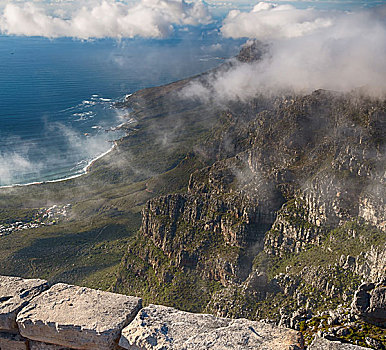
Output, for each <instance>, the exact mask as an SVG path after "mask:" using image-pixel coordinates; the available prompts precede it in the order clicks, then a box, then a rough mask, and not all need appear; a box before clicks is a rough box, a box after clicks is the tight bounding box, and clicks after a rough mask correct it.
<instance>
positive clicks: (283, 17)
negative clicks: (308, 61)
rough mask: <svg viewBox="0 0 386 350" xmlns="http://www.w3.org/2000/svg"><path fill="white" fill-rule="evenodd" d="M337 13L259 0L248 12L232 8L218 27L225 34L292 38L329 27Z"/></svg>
mask: <svg viewBox="0 0 386 350" xmlns="http://www.w3.org/2000/svg"><path fill="white" fill-rule="evenodd" d="M336 17H337V14H336V13H334V14H333V13H330V12H323V11H317V10H315V9H312V8H308V9H303V10H302V9H296V8H295V7H293V6H291V5H276V4H272V3H267V2H260V3H258V4H257V5H256V6H255V7H254V8H253V9H252V11H251V12H241V11H239V10H233V11H231V12H230V13H229V14H228V16H227V17H226V18H225V20H224V22H223V26H222V28H221V31H222V33H223V35H224V36H225V37H232V38H240V37H247V38H251V37H252V38H259V39H278V38H294V37H299V36H303V35H305V34H308V33H312V32H314V31H316V30H318V29H323V28H327V27H330V26H331V25H332V24H333V21H334V19H335V18H336Z"/></svg>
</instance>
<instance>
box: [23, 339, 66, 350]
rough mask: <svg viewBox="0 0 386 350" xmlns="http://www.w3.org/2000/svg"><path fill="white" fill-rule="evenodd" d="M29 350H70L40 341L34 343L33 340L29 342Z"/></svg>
mask: <svg viewBox="0 0 386 350" xmlns="http://www.w3.org/2000/svg"><path fill="white" fill-rule="evenodd" d="M29 349H30V350H72V349H70V348H67V347H64V346H60V345H54V344H47V343H42V342H40V341H34V340H31V341H30V342H29Z"/></svg>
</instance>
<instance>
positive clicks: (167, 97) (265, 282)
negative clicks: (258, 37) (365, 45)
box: [0, 43, 386, 349]
mask: <svg viewBox="0 0 386 350" xmlns="http://www.w3.org/2000/svg"><path fill="white" fill-rule="evenodd" d="M253 45H254V46H253ZM253 45H252V46H249V47H245V48H244V49H243V50H242V51H241V53H240V55H239V56H238V60H239V61H240V62H243V64H249V62H251V61H252V60H256V59H260V57H261V55H262V54H264V47H262V46H261V45H259V44H258V43H254V44H253ZM234 64H237V63H235V61H231V62H229V63H226V64H224V65H223V66H221V67H219V68H218V70H217V71H221V70H226V69H228V68H229V67H231V66H232V65H234ZM211 76H212V75H211V73H208V74H203V75H200V76H197V77H193V78H191V79H187V80H184V81H180V82H176V83H173V84H169V85H166V86H162V87H156V88H150V89H145V90H142V91H139V92H137V93H134V94H133V95H131V96H127V97H126V98H125V100H124V101H122V102H121V103H119V104H117V106H116V107H117V108H120V107H125V108H131V109H132V112H131V114H130V118H133V119H135V121H136V122H135V123H134V124H133V123H131V124H127V125H126V126H125V128H126V131H127V133H128V135H127V136H126V137H124V138H122V139H121V140H118V141H117V142H116V146H115V148H114V150H113V151H112V152H111V153H109V154H108V155H107V156H105V157H103V158H101V159H99V160H98V161H96V162H95V163H94V164H93V165H92V167H91V168H90V169H89V172H88V174H87V175H85V176H82V177H80V178H77V179H72V180H69V181H65V182H60V183H47V184H42V185H37V186H29V187H28V188H12V189H2V190H1V194H0V203H1V205H2V208H4V209H3V214H2V217H3V218H4V217H6V218H7V220H9V218H10V217H11V218H14V220H23V221H28V220H31V219H30V217H31V216H33V215H39V214H36V210H38V208H40V207H46V206H47V205H52V204H53V203H55V204H57V205H65V204H66V203H71V209H70V210H69V212H68V214H66V217H60V218H59V219H58V222H57V223H56V225H51V226H49V227H48V226H45V227H43V226H41V227H39V228H36V229H34V230H32V229H26V230H22V231H17V232H13V233H12V234H10V235H7V236H4V237H0V239H1V240H2V247H3V248H0V249H1V250H2V253H3V254H2V256H3V258H0V272H1V273H2V274H17V275H22V276H24V277H40V278H45V279H48V280H50V281H65V282H69V283H78V284H79V283H80V284H84V285H88V286H91V287H99V288H103V289H107V288H109V287H110V290H112V291H114V292H119V293H126V294H129V295H138V296H141V297H142V298H143V299H144V302H145V303H150V302H151V303H160V304H164V305H168V306H174V307H177V308H180V309H182V310H186V311H195V312H209V313H213V314H215V315H216V316H225V317H234V318H238V317H246V318H249V319H252V320H255V319H256V320H257V319H265V320H267V321H268V322H273V323H277V324H280V325H285V326H287V327H291V328H294V329H297V330H300V331H302V332H303V334H304V335H305V337H306V340H308V341H310V340H311V339H312V337H313V334H315V333H317V332H319V335H323V336H325V337H327V338H329V339H343V340H345V341H349V342H352V343H356V344H359V345H363V346H368V347H371V348H374V349H383V348H384V347H385V345H386V339H385V332H384V327H385V313H386V310H385V300H386V297H385V295H386V249H385V245H386V235H385V229H386V218H385V213H386V210H385V197H386V196H385V155H386V153H385V130H386V125H385V124H386V118H385V117H386V100H385V99H380V98H375V97H370V96H368V95H367V94H365V93H364V92H363V91H362V90H356V91H352V92H350V93H339V92H334V91H325V90H317V91H314V92H312V93H310V94H293V93H286V94H283V93H277V94H276V95H272V94H270V95H269V96H268V95H265V94H261V95H258V96H256V97H255V98H254V99H251V100H248V101H232V102H231V101H229V102H227V103H220V102H216V101H210V102H209V103H208V102H205V101H203V100H199V99H193V98H187V97H184V96H183V91H184V89H185V88H186V87H189V86H191V84H192V83H193V82H194V83H200V84H203V85H205V84H207V82H208V79H210V78H211ZM2 220H3V221H4V219H2ZM122 255H123V259H122V260H121V258H122ZM26 262H28V263H26Z"/></svg>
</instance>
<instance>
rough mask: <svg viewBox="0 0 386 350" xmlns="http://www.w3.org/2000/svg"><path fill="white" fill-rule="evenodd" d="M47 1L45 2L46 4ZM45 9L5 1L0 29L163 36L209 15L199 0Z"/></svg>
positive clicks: (101, 35)
mask: <svg viewBox="0 0 386 350" xmlns="http://www.w3.org/2000/svg"><path fill="white" fill-rule="evenodd" d="M46 5H47V4H46ZM51 12H52V13H50V11H49V7H48V6H44V4H42V3H40V4H39V5H38V4H36V3H33V2H25V3H21V4H15V3H9V4H7V5H6V6H5V8H4V10H3V13H2V14H1V15H0V31H1V32H2V33H5V34H8V35H25V36H42V37H48V38H57V37H74V38H79V39H90V38H104V37H110V38H133V37H137V36H140V37H146V38H163V37H166V36H168V35H170V34H171V33H172V32H173V29H174V26H175V25H198V24H207V23H209V22H210V21H211V17H210V15H209V13H208V11H207V7H206V6H205V5H204V4H203V3H202V2H201V1H195V2H191V3H186V2H185V1H184V0H141V1H140V2H139V3H137V4H135V5H133V6H130V5H128V4H124V3H122V2H119V1H115V0H104V1H101V2H90V3H89V4H88V5H83V6H81V7H80V8H78V7H76V6H74V8H73V9H72V11H68V8H67V9H66V11H64V10H63V11H58V9H57V8H56V9H55V11H51Z"/></svg>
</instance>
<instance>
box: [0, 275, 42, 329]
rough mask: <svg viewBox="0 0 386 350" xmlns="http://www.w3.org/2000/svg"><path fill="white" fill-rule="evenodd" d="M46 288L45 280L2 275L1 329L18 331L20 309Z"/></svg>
mask: <svg viewBox="0 0 386 350" xmlns="http://www.w3.org/2000/svg"><path fill="white" fill-rule="evenodd" d="M46 289H48V283H47V281H44V280H39V279H23V278H20V277H8V276H0V331H9V332H17V325H16V315H17V313H18V312H19V310H21V309H22V308H23V307H24V306H25V305H27V303H28V302H29V301H30V300H31V299H33V298H34V297H36V296H37V295H39V294H40V293H41V292H43V291H44V290H46Z"/></svg>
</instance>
